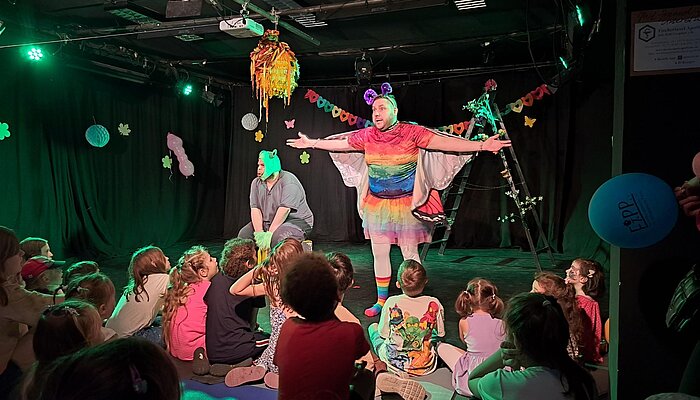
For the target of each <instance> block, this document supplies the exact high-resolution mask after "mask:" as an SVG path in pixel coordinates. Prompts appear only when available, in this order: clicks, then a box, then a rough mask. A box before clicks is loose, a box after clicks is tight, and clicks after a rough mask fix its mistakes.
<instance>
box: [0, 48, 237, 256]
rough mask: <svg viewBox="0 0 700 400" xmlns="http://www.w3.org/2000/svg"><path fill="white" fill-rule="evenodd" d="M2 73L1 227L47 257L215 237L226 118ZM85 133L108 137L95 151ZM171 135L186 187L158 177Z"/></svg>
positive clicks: (109, 82)
mask: <svg viewBox="0 0 700 400" xmlns="http://www.w3.org/2000/svg"><path fill="white" fill-rule="evenodd" d="M5 55H7V52H6V53H5ZM13 55H14V54H13ZM4 61H5V62H4V63H3V71H2V75H3V79H2V93H3V96H1V97H0V121H1V122H5V123H7V124H8V125H9V129H10V132H11V136H10V137H9V138H6V139H5V140H3V141H0V171H2V187H3V192H4V193H3V194H2V207H0V224H2V225H7V226H10V227H12V228H14V229H16V231H17V232H18V234H19V235H20V236H22V237H24V236H30V235H31V236H41V237H45V238H47V239H48V240H49V241H50V242H51V243H52V249H54V252H55V253H56V256H57V257H62V256H66V255H78V254H80V255H86V256H90V255H91V256H95V255H97V254H103V255H110V254H123V253H127V252H130V251H133V250H134V249H135V248H137V247H139V246H143V245H146V244H149V243H153V244H156V245H159V246H168V245H170V244H172V243H175V242H177V241H180V240H183V239H187V238H193V237H194V238H206V237H220V236H221V231H222V227H223V220H222V218H221V215H222V210H223V206H224V195H225V186H224V185H225V176H226V175H227V161H228V146H227V145H228V138H229V134H228V129H229V128H230V126H231V120H230V113H231V109H230V107H226V108H220V109H216V108H214V107H212V106H211V105H209V104H207V103H205V102H203V101H201V100H199V99H198V98H192V99H190V98H186V99H183V98H178V97H177V96H176V94H175V92H174V91H173V90H169V89H161V88H156V87H149V86H145V85H143V84H138V83H132V82H125V81H120V80H115V79H108V78H98V77H95V76H92V75H90V74H88V73H85V72H76V71H75V70H72V69H69V68H62V67H60V66H58V65H56V64H50V63H49V62H47V64H45V65H43V64H42V65H28V64H23V63H17V62H16V60H10V59H4ZM95 122H96V123H98V124H101V125H104V126H105V127H106V128H107V129H108V130H109V132H110V134H111V139H110V141H109V143H108V144H107V145H106V146H105V147H103V148H96V147H92V146H91V145H90V144H88V142H87V141H86V139H85V131H86V129H87V128H88V127H89V126H90V125H92V124H94V123H95ZM120 123H125V124H128V125H129V127H130V129H131V133H130V134H129V136H121V135H120V134H119V132H118V130H117V127H118V126H119V124H120ZM169 131H171V132H173V133H175V134H177V135H178V136H180V137H181V138H182V140H183V142H184V145H183V147H184V148H185V149H186V152H187V155H188V157H189V159H190V160H191V161H192V162H193V163H194V165H195V175H194V176H193V177H190V178H188V179H185V178H184V177H183V176H182V175H181V174H180V173H179V171H178V168H177V165H178V164H177V161H175V162H174V163H173V169H172V176H171V175H170V171H169V170H168V169H164V168H163V166H162V161H161V159H162V157H164V156H165V155H168V154H170V152H169V150H168V148H167V145H166V134H167V133H168V132H169ZM170 156H171V157H173V158H175V156H174V155H173V154H170Z"/></svg>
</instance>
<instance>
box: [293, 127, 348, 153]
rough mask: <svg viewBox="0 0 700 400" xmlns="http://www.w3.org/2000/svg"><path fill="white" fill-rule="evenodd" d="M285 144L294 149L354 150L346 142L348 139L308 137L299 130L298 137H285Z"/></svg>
mask: <svg viewBox="0 0 700 400" xmlns="http://www.w3.org/2000/svg"><path fill="white" fill-rule="evenodd" d="M287 146H291V147H294V148H295V149H308V148H312V149H318V150H328V151H351V150H356V149H355V148H354V147H352V146H350V145H349V144H348V139H327V140H326V139H309V137H308V136H306V135H304V134H303V133H301V132H299V138H298V139H287Z"/></svg>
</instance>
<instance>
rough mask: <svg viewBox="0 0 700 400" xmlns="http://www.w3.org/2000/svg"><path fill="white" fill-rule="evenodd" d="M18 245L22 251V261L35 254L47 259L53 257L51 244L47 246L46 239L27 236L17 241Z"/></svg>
mask: <svg viewBox="0 0 700 400" xmlns="http://www.w3.org/2000/svg"><path fill="white" fill-rule="evenodd" d="M19 247H20V248H21V249H22V251H23V252H24V261H27V260H29V259H30V258H32V257H36V256H44V257H46V258H48V259H53V253H52V252H51V246H49V241H48V240H46V239H42V238H40V237H28V238H25V239H22V241H21V242H19Z"/></svg>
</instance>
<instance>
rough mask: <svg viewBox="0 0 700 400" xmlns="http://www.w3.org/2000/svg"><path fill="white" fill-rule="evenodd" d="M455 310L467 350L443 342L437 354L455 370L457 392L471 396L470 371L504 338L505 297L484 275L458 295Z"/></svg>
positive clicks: (470, 283)
mask: <svg viewBox="0 0 700 400" xmlns="http://www.w3.org/2000/svg"><path fill="white" fill-rule="evenodd" d="M455 310H456V311H457V314H459V316H460V317H461V319H460V320H459V325H458V327H459V338H460V339H461V340H462V341H463V342H464V344H465V345H466V346H467V351H464V350H462V349H461V348H459V347H455V346H452V345H451V344H448V343H440V344H439V345H438V348H437V352H438V355H439V356H440V358H441V359H442V360H443V361H445V364H447V367H448V368H450V369H451V370H452V385H453V387H454V388H455V391H457V393H459V394H461V395H464V396H471V394H472V393H471V391H470V390H469V384H468V383H469V373H470V372H471V371H473V370H474V368H476V367H477V366H478V365H479V364H481V363H482V362H483V361H484V360H485V359H487V358H488V357H489V356H490V355H491V354H493V353H494V352H495V351H497V350H498V349H499V348H500V346H501V343H502V342H503V340H504V338H505V334H506V331H505V327H504V325H503V321H502V320H501V319H500V316H501V313H502V312H503V300H501V298H500V297H498V289H497V288H496V285H494V284H493V283H491V282H489V281H488V280H486V279H483V278H474V279H472V280H471V281H469V283H467V288H466V289H465V290H464V291H463V292H461V293H460V294H459V295H458V296H457V301H456V302H455Z"/></svg>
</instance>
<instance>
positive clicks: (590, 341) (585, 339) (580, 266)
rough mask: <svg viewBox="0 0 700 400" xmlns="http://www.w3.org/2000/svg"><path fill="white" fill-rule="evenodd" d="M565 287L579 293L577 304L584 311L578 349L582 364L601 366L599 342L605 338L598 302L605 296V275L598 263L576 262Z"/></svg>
mask: <svg viewBox="0 0 700 400" xmlns="http://www.w3.org/2000/svg"><path fill="white" fill-rule="evenodd" d="M565 281H566V284H567V285H571V286H572V287H573V288H574V290H575V292H576V302H577V303H578V306H579V307H580V308H581V324H582V326H583V330H582V333H581V342H580V343H579V348H580V351H581V356H582V358H583V362H592V363H596V364H600V363H602V362H603V356H602V355H601V354H600V342H601V339H602V337H603V322H602V320H601V317H600V306H599V305H598V301H597V299H598V298H599V297H600V296H601V295H602V294H603V293H604V292H605V275H604V274H603V268H602V267H601V266H600V264H599V263H598V262H597V261H594V260H586V259H583V258H577V259H575V260H574V261H573V262H572V263H571V267H570V268H569V269H567V270H566V279H565Z"/></svg>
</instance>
